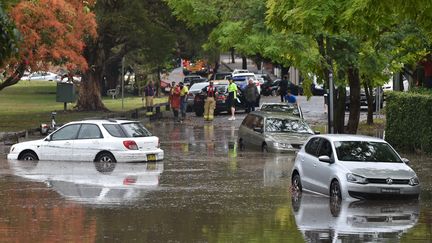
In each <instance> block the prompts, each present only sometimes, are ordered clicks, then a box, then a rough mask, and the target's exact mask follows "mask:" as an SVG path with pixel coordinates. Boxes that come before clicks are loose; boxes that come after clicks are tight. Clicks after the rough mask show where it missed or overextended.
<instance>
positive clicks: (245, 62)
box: [242, 55, 247, 69]
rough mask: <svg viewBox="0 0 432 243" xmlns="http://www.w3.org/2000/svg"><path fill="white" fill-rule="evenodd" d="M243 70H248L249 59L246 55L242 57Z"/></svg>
mask: <svg viewBox="0 0 432 243" xmlns="http://www.w3.org/2000/svg"><path fill="white" fill-rule="evenodd" d="M242 69H247V58H246V56H245V55H242Z"/></svg>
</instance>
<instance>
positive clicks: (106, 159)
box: [94, 153, 117, 173]
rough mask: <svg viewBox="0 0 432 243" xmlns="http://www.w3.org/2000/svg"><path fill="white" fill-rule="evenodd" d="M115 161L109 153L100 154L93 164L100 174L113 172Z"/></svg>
mask: <svg viewBox="0 0 432 243" xmlns="http://www.w3.org/2000/svg"><path fill="white" fill-rule="evenodd" d="M116 162H117V161H116V159H115V158H114V156H113V155H112V154H110V153H101V154H99V155H98V156H97V158H96V160H95V162H94V164H95V167H96V170H97V171H99V172H101V173H110V172H113V171H114V169H115V167H116Z"/></svg>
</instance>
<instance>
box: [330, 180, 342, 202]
mask: <svg viewBox="0 0 432 243" xmlns="http://www.w3.org/2000/svg"><path fill="white" fill-rule="evenodd" d="M330 197H331V198H334V199H337V200H342V192H341V187H340V184H339V182H338V181H337V180H333V181H332V182H331V184H330Z"/></svg>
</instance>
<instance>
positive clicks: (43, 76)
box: [21, 71, 61, 81]
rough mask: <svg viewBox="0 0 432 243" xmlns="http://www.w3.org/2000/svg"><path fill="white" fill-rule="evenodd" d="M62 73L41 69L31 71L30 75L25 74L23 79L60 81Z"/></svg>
mask: <svg viewBox="0 0 432 243" xmlns="http://www.w3.org/2000/svg"><path fill="white" fill-rule="evenodd" d="M60 78H61V77H60V75H58V74H55V73H51V72H45V71H39V72H34V73H31V74H30V75H28V76H23V77H22V78H21V80H25V81H60Z"/></svg>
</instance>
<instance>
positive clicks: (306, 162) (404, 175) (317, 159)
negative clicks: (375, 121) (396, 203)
mask: <svg viewBox="0 0 432 243" xmlns="http://www.w3.org/2000/svg"><path fill="white" fill-rule="evenodd" d="M408 163H409V161H408V160H407V159H404V158H401V157H400V156H399V154H398V153H397V152H396V151H395V150H394V149H393V148H392V147H391V146H390V144H388V143H387V142H386V141H384V140H382V139H379V138H374V137H368V136H359V135H343V134H342V135H341V134H326V135H315V136H311V137H310V138H309V140H308V141H307V142H306V143H305V146H303V147H302V148H301V149H300V151H299V152H298V154H297V156H296V159H295V162H294V167H293V170H292V174H291V176H292V180H291V181H292V187H293V190H295V191H301V190H306V191H311V192H314V193H318V194H322V195H327V196H330V197H332V198H338V199H351V200H352V199H368V198H397V199H400V198H417V197H418V196H419V193H420V182H419V179H418V178H417V175H416V173H415V172H414V170H412V169H411V167H409V166H408Z"/></svg>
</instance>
